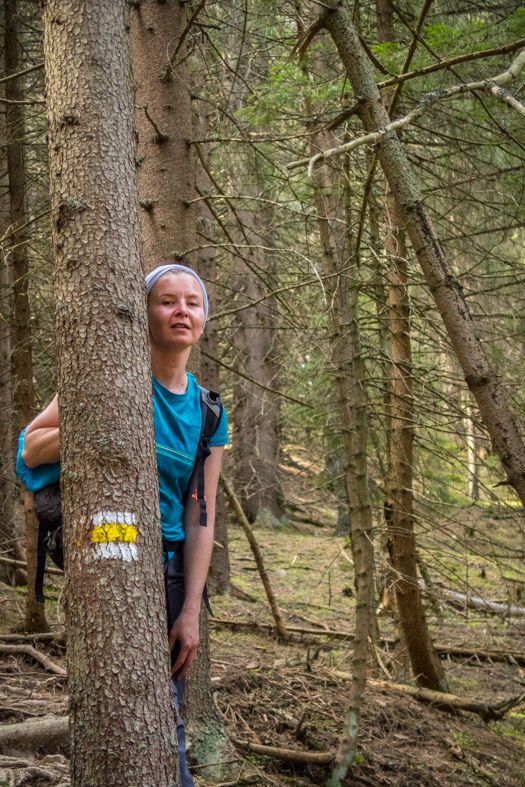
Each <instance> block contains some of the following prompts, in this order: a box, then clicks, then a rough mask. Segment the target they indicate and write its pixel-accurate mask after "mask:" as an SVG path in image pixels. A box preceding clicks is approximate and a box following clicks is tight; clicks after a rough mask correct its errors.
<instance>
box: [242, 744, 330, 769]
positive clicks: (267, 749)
mask: <svg viewBox="0 0 525 787" xmlns="http://www.w3.org/2000/svg"><path fill="white" fill-rule="evenodd" d="M230 740H231V741H232V743H234V744H235V745H236V746H238V747H239V748H240V749H244V750H245V751H251V752H253V753H254V754H263V755H264V756H265V757H273V758H274V759H277V760H285V761H286V762H304V763H315V764H316V765H325V764H327V763H329V762H331V761H332V760H333V758H334V754H333V752H311V751H296V750H295V749H280V748H276V747H275V746H261V745H259V744H258V743H251V742H250V741H241V740H239V739H238V738H232V737H230Z"/></svg>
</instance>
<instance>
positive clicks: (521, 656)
mask: <svg viewBox="0 0 525 787" xmlns="http://www.w3.org/2000/svg"><path fill="white" fill-rule="evenodd" d="M292 614H294V613H292ZM210 625H211V626H212V627H216V628H231V629H234V630H235V629H237V630H239V631H243V630H244V631H247V630H250V629H251V630H253V629H258V630H260V631H265V632H268V633H270V634H272V633H275V632H276V628H275V626H274V625H273V624H272V623H258V622H255V621H253V622H252V621H249V620H228V619H226V618H213V619H210ZM320 625H321V624H320ZM287 630H288V631H289V632H290V633H291V634H298V635H301V636H302V635H304V634H307V635H310V636H316V637H329V638H332V639H343V640H347V641H348V640H353V639H354V635H353V634H352V633H351V632H349V631H334V630H333V629H322V630H320V629H307V628H302V627H300V626H287ZM379 642H380V644H381V645H392V646H393V645H394V644H395V643H394V640H393V639H381V640H379ZM306 644H309V642H307V643H306ZM434 647H435V649H436V652H437V653H438V654H440V655H442V656H446V655H447V653H449V654H450V655H451V656H458V657H459V658H463V657H465V658H469V656H472V657H476V656H477V657H478V658H479V659H480V660H481V661H489V660H492V661H499V662H503V663H505V664H509V663H510V664H513V663H516V664H525V653H524V652H522V651H519V650H478V649H472V648H464V647H462V646H455V645H440V644H435V645H434Z"/></svg>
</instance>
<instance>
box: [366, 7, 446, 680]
mask: <svg viewBox="0 0 525 787" xmlns="http://www.w3.org/2000/svg"><path fill="white" fill-rule="evenodd" d="M389 9H390V10H389ZM377 11H378V13H377V30H378V39H379V41H380V43H383V42H386V41H393V40H394V35H393V19H392V16H391V13H392V12H391V6H390V4H389V3H388V2H387V0H377ZM384 103H386V102H384ZM386 216H387V227H386V233H387V235H386V243H385V251H386V257H387V265H388V273H387V275H388V310H389V332H390V359H391V365H390V393H391V399H390V417H391V439H390V441H389V442H390V472H389V480H388V487H389V503H390V506H391V508H390V512H389V514H390V515H389V517H388V520H387V525H388V535H389V540H390V544H389V553H390V559H391V561H392V566H393V568H394V572H395V576H396V581H395V590H396V600H397V606H398V611H399V619H400V621H401V626H402V628H403V637H402V638H399V640H400V641H401V640H402V639H404V642H403V643H402V645H403V649H404V646H405V644H406V647H407V649H408V653H409V655H410V662H411V666H412V671H413V673H414V675H415V676H416V680H417V682H418V683H419V685H420V686H424V687H425V688H427V689H433V690H435V691H447V690H448V686H447V682H446V678H445V673H444V671H443V667H442V665H441V661H440V660H439V658H438V656H437V654H436V652H435V650H434V646H433V644H432V641H431V639H430V634H429V631H428V628H427V623H426V618H425V611H424V609H423V604H422V599H421V591H420V588H419V584H418V578H417V560H416V536H415V531H414V516H413V492H412V467H413V463H414V402H413V396H412V348H411V341H410V300H409V291H408V266H407V248H406V237H405V228H404V226H403V219H402V217H401V215H400V211H399V209H398V206H397V204H396V202H395V199H394V196H393V194H392V191H391V189H390V188H389V189H388V190H387V198H386ZM397 639H398V638H396V640H397ZM402 672H403V673H405V672H406V670H405V669H404V668H402ZM402 682H403V681H402Z"/></svg>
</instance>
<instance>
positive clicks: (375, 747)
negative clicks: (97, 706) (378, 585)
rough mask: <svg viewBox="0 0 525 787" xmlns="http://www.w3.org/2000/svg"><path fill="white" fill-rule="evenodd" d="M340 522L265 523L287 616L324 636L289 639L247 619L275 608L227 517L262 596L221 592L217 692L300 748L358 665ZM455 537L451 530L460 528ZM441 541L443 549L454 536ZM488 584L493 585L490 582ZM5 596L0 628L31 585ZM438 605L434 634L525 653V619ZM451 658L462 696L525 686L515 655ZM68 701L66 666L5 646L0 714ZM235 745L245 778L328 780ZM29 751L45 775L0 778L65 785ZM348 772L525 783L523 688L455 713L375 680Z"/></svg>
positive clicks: (239, 574) (215, 636)
mask: <svg viewBox="0 0 525 787" xmlns="http://www.w3.org/2000/svg"><path fill="white" fill-rule="evenodd" d="M331 524H332V523H331ZM463 526H464V525H463V524H462V523H461V522H459V523H458V524H457V527H458V528H460V527H463ZM482 526H483V527H485V526H487V527H489V528H493V524H492V525H491V524H490V522H489V523H488V524H487V523H481V525H480V526H479V527H480V528H481V527H482ZM333 531H334V528H333V527H332V526H330V527H324V528H319V527H316V526H314V525H312V524H308V523H302V524H301V523H299V524H297V523H296V524H294V525H293V526H289V527H286V528H283V529H279V530H274V529H271V528H269V527H264V528H258V529H257V528H256V531H255V532H256V536H257V539H258V541H259V544H260V547H261V550H262V552H263V555H264V559H265V562H266V566H267V570H268V574H269V577H270V581H271V582H272V585H273V586H274V590H275V592H276V594H277V596H278V598H279V603H280V605H281V607H282V610H283V612H284V615H285V619H286V622H287V624H288V625H289V626H292V627H293V626H295V627H299V628H304V629H310V630H312V629H317V630H318V636H314V635H312V634H302V635H301V634H299V633H296V634H295V635H294V641H293V642H292V643H291V644H283V643H280V642H278V641H277V639H276V638H275V637H274V636H273V635H271V634H270V633H269V632H268V631H267V630H265V629H264V628H257V627H254V628H251V629H247V628H246V626H245V625H244V626H243V624H246V623H253V624H265V623H269V622H270V621H271V618H270V615H269V608H268V605H267V603H266V602H265V598H264V593H263V590H262V586H261V583H260V580H259V576H258V573H257V570H256V566H255V563H254V560H253V557H252V555H251V552H250V550H249V547H248V544H247V542H246V539H245V537H244V535H243V533H242V531H241V530H240V529H238V528H236V527H235V526H233V525H232V528H231V531H230V561H231V571H232V579H233V582H234V583H235V585H236V586H237V587H238V588H242V589H243V590H244V592H245V594H247V595H248V596H250V597H251V598H252V599H253V600H251V601H250V600H248V599H247V598H246V597H245V598H238V597H237V595H238V594H234V595H227V596H215V597H214V598H213V599H212V606H213V610H214V614H215V619H214V620H213V621H212V626H211V658H212V680H213V683H214V685H215V688H216V694H215V697H216V702H217V705H218V707H219V708H220V710H221V712H222V714H223V716H224V719H225V722H226V726H227V729H228V732H229V733H230V734H231V735H232V736H233V737H235V738H239V739H242V740H247V741H252V742H254V743H260V744H263V745H268V746H274V747H283V748H291V749H298V750H301V751H313V752H327V751H331V752H333V751H335V750H336V749H337V745H338V740H339V737H340V734H341V731H342V729H343V725H344V720H345V712H346V704H347V697H348V686H349V684H348V683H346V682H345V681H343V680H341V679H340V678H336V677H334V675H333V671H334V670H338V671H346V672H348V671H349V670H350V669H351V654H352V640H351V639H350V638H349V639H348V640H345V639H341V638H339V639H334V638H333V637H332V636H331V635H330V634H329V633H328V632H327V631H326V629H329V630H330V631H338V632H339V633H342V632H348V633H350V634H351V632H352V628H353V617H354V615H353V608H354V604H355V599H354V597H353V567H352V563H351V557H350V549H349V546H348V544H347V543H346V541H345V539H343V538H341V537H335V536H333ZM452 536H453V533H452V532H451V533H450V538H451V539H452ZM443 550H444V552H445V551H446V544H445V543H443ZM481 563H483V561H481ZM481 563H480V558H479V557H476V558H475V560H474V559H473V562H472V565H471V572H472V571H474V570H475V571H477V573H478V574H480V572H481V573H482V574H483V571H482V569H483V568H485V572H484V578H483V579H482V578H480V579H479V582H480V583H482V584H483V582H484V583H485V584H486V587H485V591H486V594H487V597H489V596H490V593H491V591H495V588H496V587H497V586H498V585H497V581H496V580H497V577H496V575H494V576H492V574H491V571H492V570H493V566H492V563H491V562H490V561H486V566H484V565H481ZM480 565H481V569H480V567H479V566H480ZM512 565H517V563H516V562H515V563H513V564H512ZM458 570H459V568H458ZM433 576H434V578H435V579H436V581H438V572H434V571H433ZM61 582H62V580H61V579H58V580H56V581H55V582H54V585H55V587H54V588H53V587H51V586H50V587H48V589H47V591H46V592H47V594H48V596H50V597H52V598H50V600H49V601H47V602H46V611H47V615H48V620H49V621H50V623H51V625H52V628H54V629H56V630H57V631H59V630H61V628H62V624H63V611H62V610H61V609H60V603H59V602H58V597H59V594H60V585H61ZM499 588H500V591H499V592H500V595H501V586H499ZM22 590H23V589H22ZM492 597H493V598H495V597H496V596H495V595H494V593H493V595H492ZM0 599H3V603H2V606H1V609H2V614H3V618H2V620H1V621H0V624H1V631H2V632H3V633H7V632H8V631H13V628H14V627H15V626H16V624H17V619H18V620H20V617H19V616H21V613H22V611H23V602H24V596H23V594H22V593H21V592H17V593H16V596H15V595H14V591H13V589H11V588H8V587H7V586H5V585H4V586H3V587H2V588H1V589H0ZM57 602H58V604H57ZM57 607H58V609H57ZM432 614H433V613H431V612H430V611H429V618H430V622H431V628H432V633H433V637H434V639H435V641H436V642H438V643H439V644H440V645H445V646H452V645H455V646H458V645H463V646H465V647H471V648H473V649H477V650H478V651H481V650H484V649H489V648H490V649H495V648H499V649H503V650H505V651H509V650H513V651H522V652H525V619H521V620H520V619H515V620H513V621H512V622H510V623H509V622H507V621H505V620H501V619H498V618H495V617H494V616H488V615H486V614H482V613H476V612H473V611H470V610H469V611H468V612H467V611H466V610H461V609H456V610H453V609H450V608H446V607H444V608H443V620H442V621H441V622H439V621H437V620H436V619H435V618H433V617H432ZM221 621H226V623H223V622H221ZM233 622H237V624H238V627H237V629H236V628H233V627H232V623H233ZM380 628H381V636H382V637H383V638H385V639H386V640H387V642H386V643H385V642H383V644H382V646H381V650H380V660H381V662H382V667H380V666H379V664H378V660H377V659H375V658H372V656H371V658H370V665H369V666H370V670H371V673H372V674H373V677H375V678H378V679H381V680H386V679H387V676H386V674H385V670H386V671H387V672H389V673H390V674H392V675H393V673H394V670H395V668H396V661H395V659H394V653H393V648H392V645H391V644H389V643H388V640H389V639H391V638H392V637H393V635H394V629H393V624H392V621H391V620H390V619H388V618H383V619H381V620H380ZM323 632H324V633H323ZM34 644H35V645H36V647H37V648H38V649H39V650H41V651H42V652H45V653H47V654H48V655H49V656H50V657H51V658H52V659H53V660H54V661H55V662H56V663H57V664H61V665H64V659H65V650H64V645H63V644H60V643H58V644H57V643H55V644H51V645H50V644H49V643H47V644H46V643H45V642H41V641H40V642H35V643H34ZM444 659H445V662H444V666H445V669H446V673H447V678H448V681H449V684H450V689H451V691H452V692H453V693H455V694H457V695H459V696H461V697H464V698H468V699H478V700H482V701H484V702H489V703H497V702H499V701H500V700H503V699H507V698H509V697H513V696H516V695H519V694H521V693H522V692H524V691H525V673H524V669H525V667H522V666H519V665H518V664H516V663H497V662H491V661H487V660H481V659H478V658H477V657H475V656H473V657H470V658H463V659H457V658H451V657H450V656H449V657H447V656H444ZM66 713H67V698H66V682H65V680H64V679H63V678H61V677H59V676H53V675H52V674H51V673H50V672H48V671H46V670H45V669H44V667H42V666H41V665H39V664H38V663H37V662H35V661H34V660H33V659H32V658H31V657H29V656H25V655H18V654H17V655H13V654H9V655H7V654H1V653H0V723H2V724H12V723H15V722H20V721H24V720H27V719H30V718H36V717H41V716H45V715H46V714H53V715H58V716H60V715H65V714H66ZM234 756H236V757H239V759H240V761H242V767H241V772H240V774H239V776H238V777H237V778H238V780H239V781H238V783H239V784H251V783H253V784H263V785H264V784H267V785H279V786H281V785H283V786H284V785H303V786H304V787H307V786H310V785H322V784H324V783H325V781H326V779H327V777H328V775H329V766H313V765H299V764H291V763H285V762H282V761H280V760H275V759H271V758H266V757H263V756H253V755H251V754H248V755H247V754H246V753H245V752H242V751H240V750H237V751H236V754H235V755H234ZM48 759H49V758H48ZM33 760H34V761H33ZM33 760H32V762H31V766H33V767H39V768H40V770H41V771H43V772H47V774H48V775H47V776H46V777H44V776H42V775H41V776H38V774H36V775H33V777H31V778H27V776H28V774H29V772H28V769H27V768H25V769H23V768H22V769H18V770H17V769H16V768H15V767H13V763H12V761H9V760H7V759H6V758H5V757H2V756H0V776H2V772H3V773H4V776H2V778H0V784H3V783H5V784H11V785H12V787H21V786H22V785H25V784H30V783H32V784H37V785H39V784H42V785H43V784H46V785H48V787H55V785H59V784H60V785H61V787H67V785H68V776H67V762H66V761H65V759H62V760H61V761H60V762H49V761H48V760H45V759H43V758H42V757H41V756H39V754H38V753H35V755H34V757H33ZM15 764H16V763H15ZM10 766H11V767H10ZM5 774H7V776H5ZM10 774H11V775H12V776H10ZM24 774H26V775H24ZM9 778H11V782H9ZM2 779H4V781H2ZM195 779H196V783H202V784H203V785H204V784H211V783H213V782H211V781H209V782H208V781H206V779H205V778H204V776H203V771H199V774H198V773H197V771H196V772H195ZM347 783H348V784H349V785H354V784H355V785H375V786H381V785H385V787H386V785H392V787H395V786H399V787H401V785H403V787H416V786H417V787H419V786H423V785H424V786H425V787H438V785H439V786H440V787H441V786H443V787H444V786H445V785H472V784H478V785H525V698H524V700H522V701H521V702H520V704H518V706H517V707H516V708H514V709H513V711H512V712H511V713H510V714H508V715H507V716H506V717H505V719H504V720H501V721H497V722H489V723H488V724H485V723H484V722H483V721H482V720H481V719H480V718H479V716H477V715H473V714H470V713H462V714H461V715H458V716H452V715H450V714H448V713H445V712H442V711H440V710H438V709H436V708H433V707H430V706H428V705H424V704H422V703H421V702H419V701H417V700H415V699H412V698H410V697H405V696H402V695H400V694H396V693H394V692H393V691H391V690H379V689H375V688H369V689H368V690H367V694H366V701H365V707H364V713H363V719H362V725H361V733H360V739H359V755H358V757H357V760H356V762H355V763H354V765H353V767H352V768H351V772H350V774H349V776H348V779H347Z"/></svg>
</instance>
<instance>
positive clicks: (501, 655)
mask: <svg viewBox="0 0 525 787" xmlns="http://www.w3.org/2000/svg"><path fill="white" fill-rule="evenodd" d="M434 647H435V649H436V653H438V654H441V655H447V654H448V655H450V656H458V657H460V658H469V657H470V658H478V659H480V661H499V662H503V663H504V664H525V653H522V652H521V651H518V650H478V649H472V648H463V647H460V646H457V647H456V646H455V645H434Z"/></svg>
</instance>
